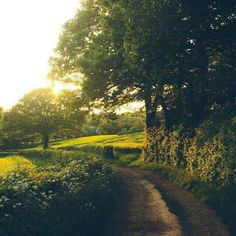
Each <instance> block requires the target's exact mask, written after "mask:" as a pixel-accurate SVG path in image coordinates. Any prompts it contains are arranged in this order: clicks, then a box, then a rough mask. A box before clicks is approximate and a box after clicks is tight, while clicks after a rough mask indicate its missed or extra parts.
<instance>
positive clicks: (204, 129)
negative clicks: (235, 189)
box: [144, 110, 236, 185]
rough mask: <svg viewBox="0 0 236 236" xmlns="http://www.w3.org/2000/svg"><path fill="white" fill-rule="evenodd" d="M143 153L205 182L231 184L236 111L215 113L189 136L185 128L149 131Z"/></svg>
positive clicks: (235, 164) (235, 177)
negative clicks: (181, 169) (235, 113)
mask: <svg viewBox="0 0 236 236" xmlns="http://www.w3.org/2000/svg"><path fill="white" fill-rule="evenodd" d="M148 132H149V135H148V139H147V142H146V149H145V152H144V155H146V156H147V158H145V159H148V158H149V160H156V161H157V162H159V163H161V164H166V165H171V166H173V167H178V168H186V169H187V170H188V171H189V173H190V174H191V175H197V176H199V177H200V179H201V180H202V181H206V182H209V183H214V184H220V185H228V184H231V183H233V182H235V180H236V176H235V167H236V162H235V154H236V149H235V146H236V139H235V137H236V120H235V115H234V113H229V111H227V110H225V111H219V112H215V113H213V114H212V115H211V116H209V117H208V118H207V119H205V121H204V122H203V123H202V124H201V125H200V126H199V128H197V129H196V134H195V135H194V136H190V133H188V132H187V131H186V130H185V129H183V128H182V127H181V128H179V129H177V130H173V131H170V132H165V131H164V130H163V129H158V130H149V131H148Z"/></svg>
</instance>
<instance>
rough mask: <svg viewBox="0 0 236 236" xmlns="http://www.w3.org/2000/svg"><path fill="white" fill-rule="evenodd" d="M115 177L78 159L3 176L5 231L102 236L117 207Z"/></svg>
mask: <svg viewBox="0 0 236 236" xmlns="http://www.w3.org/2000/svg"><path fill="white" fill-rule="evenodd" d="M112 187H113V177H112V173H111V171H110V169H109V168H108V167H106V166H105V165H104V164H102V163H99V162H96V161H90V162H88V161H85V160H74V161H69V162H68V163H59V164H56V165H50V166H47V167H44V168H41V169H38V170H37V171H35V173H34V174H32V173H31V174H29V172H28V171H27V170H25V171H21V172H18V171H17V170H14V171H12V172H9V173H7V174H6V175H4V176H0V235H4V236H7V235H9V236H15V235H40V236H41V235H42V236H44V235H48V236H49V235H52V236H53V235H72V236H73V235H95V234H94V233H95V232H97V233H96V235H98V230H99V229H100V228H101V226H102V225H103V224H104V222H105V220H106V219H107V217H109V214H110V212H111V210H112V207H113V205H114V204H113V197H112Z"/></svg>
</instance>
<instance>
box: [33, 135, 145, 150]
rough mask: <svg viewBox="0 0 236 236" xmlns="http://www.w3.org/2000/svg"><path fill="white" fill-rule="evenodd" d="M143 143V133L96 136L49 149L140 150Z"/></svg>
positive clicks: (75, 139)
mask: <svg viewBox="0 0 236 236" xmlns="http://www.w3.org/2000/svg"><path fill="white" fill-rule="evenodd" d="M143 143H144V133H133V134H124V135H116V134H114V135H96V136H88V137H82V138H74V139H68V140H63V141H57V142H52V143H51V144H50V148H53V149H60V148H66V147H74V148H78V149H79V148H81V147H85V146H113V147H117V148H131V149H132V148H141V147H142V146H143ZM41 149H42V147H36V148H30V149H28V150H41Z"/></svg>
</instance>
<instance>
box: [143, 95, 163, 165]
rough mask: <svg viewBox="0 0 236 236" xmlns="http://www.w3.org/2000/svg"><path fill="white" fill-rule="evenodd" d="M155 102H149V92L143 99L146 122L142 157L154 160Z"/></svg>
mask: <svg viewBox="0 0 236 236" xmlns="http://www.w3.org/2000/svg"><path fill="white" fill-rule="evenodd" d="M155 104H156V102H155V103H154V104H153V103H152V102H151V94H147V96H146V99H145V109H146V122H145V134H146V138H145V140H146V141H145V147H144V149H143V153H142V157H143V159H144V160H145V161H155V160H156V159H157V152H158V147H157V143H156V133H157V129H158V126H159V122H158V121H157V114H156V112H157V111H156V109H157V105H155Z"/></svg>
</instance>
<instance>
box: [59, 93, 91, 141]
mask: <svg viewBox="0 0 236 236" xmlns="http://www.w3.org/2000/svg"><path fill="white" fill-rule="evenodd" d="M56 102H57V106H58V107H59V109H60V115H61V119H62V120H63V125H61V128H60V129H59V130H58V131H57V132H56V135H59V136H61V137H62V138H72V137H78V135H80V133H81V128H82V126H83V124H84V119H85V116H86V114H88V112H89V109H88V107H87V106H86V105H87V104H86V102H85V99H84V98H83V97H82V96H81V91H79V90H62V91H61V92H60V93H59V94H57V96H56Z"/></svg>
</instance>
